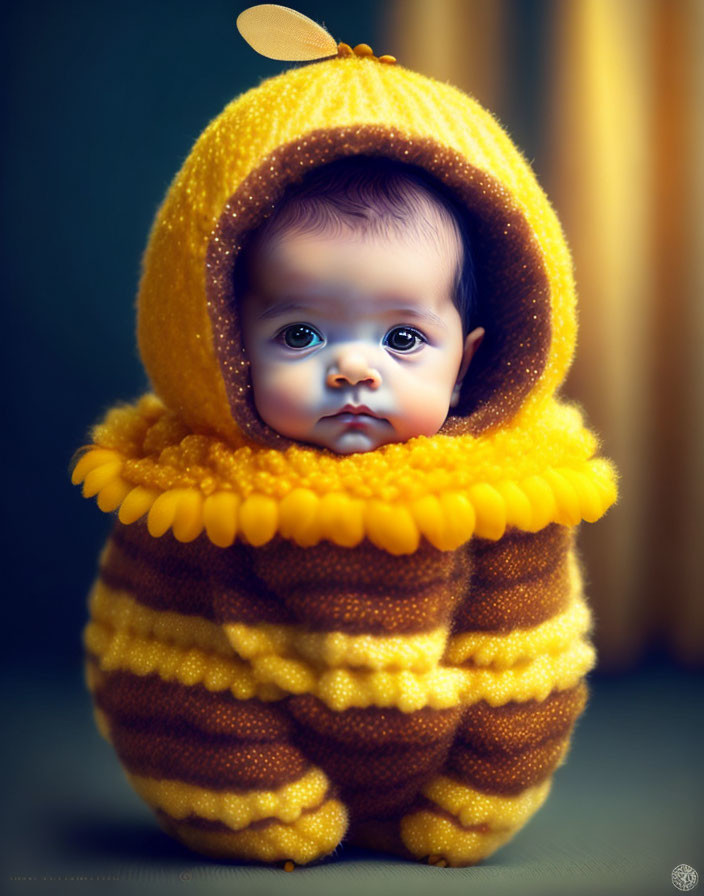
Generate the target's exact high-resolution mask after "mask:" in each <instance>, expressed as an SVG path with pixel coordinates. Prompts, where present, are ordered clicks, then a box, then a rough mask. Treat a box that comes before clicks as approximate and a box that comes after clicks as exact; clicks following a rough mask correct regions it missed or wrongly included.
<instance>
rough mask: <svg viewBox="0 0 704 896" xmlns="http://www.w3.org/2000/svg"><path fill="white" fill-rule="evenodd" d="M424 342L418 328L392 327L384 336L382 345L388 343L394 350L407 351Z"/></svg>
mask: <svg viewBox="0 0 704 896" xmlns="http://www.w3.org/2000/svg"><path fill="white" fill-rule="evenodd" d="M422 342H425V339H424V338H423V336H422V335H421V334H420V333H419V332H418V330H412V329H411V328H410V327H394V328H393V330H389V332H388V333H387V334H386V336H385V337H384V345H388V346H389V348H392V349H393V350H394V351H395V352H409V351H411V350H412V349H414V348H417V347H418V346H419V345H420V344H421V343H422Z"/></svg>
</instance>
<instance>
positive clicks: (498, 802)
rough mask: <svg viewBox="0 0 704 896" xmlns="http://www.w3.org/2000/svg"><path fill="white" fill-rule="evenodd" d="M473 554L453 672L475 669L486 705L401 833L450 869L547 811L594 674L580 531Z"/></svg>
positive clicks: (473, 713)
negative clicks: (554, 779)
mask: <svg viewBox="0 0 704 896" xmlns="http://www.w3.org/2000/svg"><path fill="white" fill-rule="evenodd" d="M470 550H471V551H472V554H473V573H472V578H471V586H470V588H469V590H468V592H467V594H466V597H465V599H464V600H463V602H461V604H460V605H459V607H458V610H457V613H456V615H455V618H454V625H453V630H452V637H451V640H450V643H449V645H448V651H447V656H446V661H447V662H448V663H449V664H452V665H469V666H470V667H471V668H472V669H473V670H474V669H476V670H477V682H478V685H479V687H480V689H481V690H482V691H483V693H484V695H485V699H481V698H479V699H477V698H476V696H475V698H474V699H472V698H471V697H470V700H469V705H468V706H467V708H466V709H465V711H464V714H463V717H462V719H461V721H460V723H459V726H458V729H457V732H456V736H455V740H454V743H453V745H452V747H451V750H450V752H449V754H448V758H447V761H446V764H445V766H444V769H443V772H442V773H441V774H440V775H439V776H437V777H436V778H434V779H432V780H431V781H430V782H429V784H428V785H427V786H426V787H425V788H424V789H423V791H422V793H423V796H422V798H421V799H420V800H419V802H418V804H417V805H416V806H415V807H414V808H413V809H412V810H411V811H410V812H409V813H408V814H407V815H406V816H405V817H404V819H403V821H402V823H401V836H402V838H403V840H404V843H405V844H406V846H408V847H409V849H410V850H411V851H412V852H413V853H414V854H415V855H417V856H418V857H419V858H420V857H421V856H424V855H430V856H431V861H433V862H434V863H435V862H436V861H437V862H438V863H440V864H450V865H468V864H474V863H476V862H478V861H480V860H481V859H483V858H485V857H486V856H488V855H489V854H490V853H492V852H493V851H494V850H495V849H497V848H498V847H499V846H501V845H502V844H503V843H505V842H506V841H508V840H509V839H510V838H511V837H512V836H513V835H514V834H515V833H516V831H517V830H518V829H519V828H520V827H521V826H522V825H523V824H525V823H526V821H528V819H529V818H530V817H531V816H532V815H533V814H534V813H535V812H536V811H537V809H538V808H540V806H541V805H542V803H543V802H544V800H545V798H546V797H547V794H548V791H549V788H550V783H551V778H552V774H553V772H554V770H555V768H556V767H557V766H558V765H559V764H560V762H561V761H562V760H563V759H564V756H565V754H566V752H567V749H568V745H569V739H570V735H571V731H572V728H573V725H574V722H575V719H576V718H577V716H578V715H579V714H580V713H581V711H582V709H583V708H584V705H585V702H586V699H587V693H588V691H587V685H586V683H585V680H584V672H585V671H586V669H588V668H589V667H590V666H591V664H592V662H593V649H592V648H591V646H590V645H589V644H588V642H586V641H585V640H584V637H583V636H584V635H585V634H586V633H587V631H588V627H589V623H590V619H589V611H588V609H587V608H586V606H585V605H584V603H583V599H582V582H581V575H580V571H579V566H578V562H577V557H576V551H575V544H574V530H573V529H569V528H567V527H565V526H561V525H558V524H552V525H549V526H547V527H546V528H545V529H543V530H541V531H540V532H537V533H534V534H532V533H526V532H520V531H518V530H509V531H508V532H507V533H506V535H505V536H504V537H503V538H502V539H501V540H500V541H498V542H494V541H488V540H485V539H475V540H474V541H473V542H472V543H471V545H470ZM433 857H436V858H433Z"/></svg>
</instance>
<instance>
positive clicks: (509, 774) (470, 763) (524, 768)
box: [446, 734, 569, 794]
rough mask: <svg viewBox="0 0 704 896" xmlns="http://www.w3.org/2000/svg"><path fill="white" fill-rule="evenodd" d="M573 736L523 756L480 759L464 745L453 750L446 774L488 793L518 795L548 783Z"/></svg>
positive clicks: (496, 756)
mask: <svg viewBox="0 0 704 896" xmlns="http://www.w3.org/2000/svg"><path fill="white" fill-rule="evenodd" d="M568 740H569V734H568V735H565V736H560V737H556V738H553V739H551V740H548V741H545V743H543V744H540V745H539V746H537V747H534V748H532V749H529V750H524V751H523V752H521V753H511V754H505V753H504V754H502V753H499V754H494V755H493V756H479V755H478V754H476V753H474V752H473V751H472V750H470V749H468V748H467V747H466V746H464V745H463V744H460V743H456V744H455V745H454V746H453V748H452V750H451V751H450V756H449V758H448V762H447V766H446V773H447V774H448V775H450V776H453V777H456V778H457V779H458V780H459V781H461V782H462V783H463V784H467V785H469V786H470V787H474V788H476V789H477V790H483V791H485V792H487V793H499V794H516V793H520V792H521V791H522V790H525V788H526V787H531V786H532V785H533V784H539V783H540V782H541V781H544V780H545V778H547V777H548V776H549V775H551V774H552V772H553V771H554V770H555V769H556V768H557V765H558V763H559V761H560V757H561V755H562V751H563V749H564V747H565V745H566V743H567V742H568Z"/></svg>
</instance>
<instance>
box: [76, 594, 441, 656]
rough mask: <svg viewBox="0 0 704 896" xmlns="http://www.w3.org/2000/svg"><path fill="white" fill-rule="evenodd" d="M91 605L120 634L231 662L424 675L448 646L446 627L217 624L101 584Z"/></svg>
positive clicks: (98, 617) (97, 618) (94, 614)
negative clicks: (352, 630) (272, 660)
mask: <svg viewBox="0 0 704 896" xmlns="http://www.w3.org/2000/svg"><path fill="white" fill-rule="evenodd" d="M89 606H90V611H91V616H92V618H93V619H94V620H95V621H96V622H102V623H105V624H106V625H109V626H111V627H112V628H115V629H118V630H120V631H130V632H133V633H134V634H137V635H140V636H141V637H145V638H146V637H151V636H153V637H155V638H156V639H157V640H159V641H163V642H168V643H172V644H176V645H178V646H180V647H184V648H189V647H200V648H201V649H202V650H204V651H207V652H210V653H215V654H218V655H221V656H224V657H227V658H232V656H233V649H234V651H235V652H236V653H237V654H239V656H240V657H241V658H242V659H245V660H251V659H254V658H255V657H260V656H266V655H270V654H274V655H276V656H289V657H291V658H292V659H296V658H297V657H298V658H301V659H307V660H309V661H310V662H312V663H323V664H325V665H327V666H330V667H337V666H353V667H359V666H362V667H366V668H369V669H384V668H387V667H396V668H402V669H412V670H414V671H417V672H425V671H429V670H431V669H432V668H434V667H436V666H437V665H438V663H439V662H440V660H441V659H442V655H443V651H444V649H445V645H446V642H447V629H446V628H445V627H441V628H438V629H435V631H432V632H426V633H422V634H418V635H371V634H364V635H349V634H346V633H345V632H309V631H306V630H305V629H303V628H302V627H301V626H293V625H272V624H269V623H260V624H258V625H256V626H252V625H245V624H244V623H227V624H225V625H222V626H220V625H218V624H216V623H214V622H211V621H210V620H208V619H205V618H203V617H202V616H191V615H187V614H183V613H175V612H173V611H171V610H166V611H165V610H153V609H152V608H151V607H147V606H145V605H144V604H141V603H140V602H139V601H138V600H137V599H136V598H134V597H133V596H132V595H131V594H130V593H129V592H128V591H124V590H117V589H114V588H110V587H109V586H108V585H106V584H105V583H104V582H103V581H102V580H98V581H97V582H96V583H95V585H94V586H93V590H92V592H91V595H90V600H89Z"/></svg>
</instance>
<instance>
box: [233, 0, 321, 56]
mask: <svg viewBox="0 0 704 896" xmlns="http://www.w3.org/2000/svg"><path fill="white" fill-rule="evenodd" d="M237 30H238V31H239V32H240V34H241V35H242V37H243V38H244V39H245V40H246V41H247V43H248V44H249V45H250V47H252V49H253V50H256V51H257V53H259V54H260V55H262V56H266V57H267V58H268V59H279V60H282V61H286V62H302V61H305V60H308V59H324V58H325V57H326V56H337V41H336V40H335V38H334V37H333V36H332V35H331V34H329V33H328V32H327V31H326V30H325V29H324V28H323V26H322V25H318V23H317V22H314V21H313V20H312V19H309V18H308V16H304V15H303V14H302V13H300V12H296V11H295V9H288V7H286V6H278V5H277V4H275V3H261V4H260V5H259V6H250V7H249V9H245V10H244V11H243V12H241V13H240V14H239V15H238V16H237Z"/></svg>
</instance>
